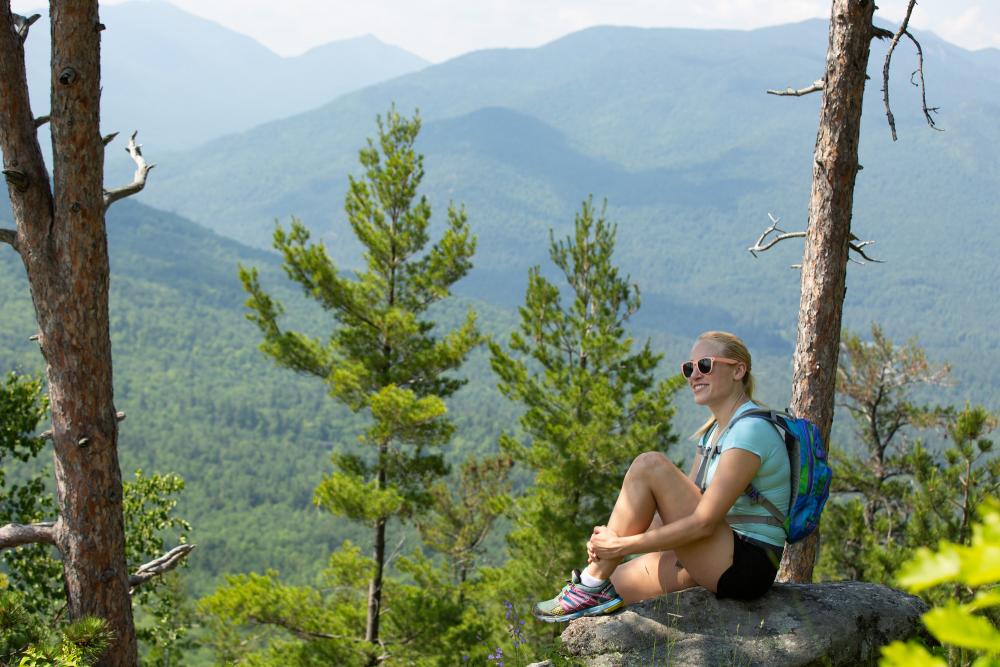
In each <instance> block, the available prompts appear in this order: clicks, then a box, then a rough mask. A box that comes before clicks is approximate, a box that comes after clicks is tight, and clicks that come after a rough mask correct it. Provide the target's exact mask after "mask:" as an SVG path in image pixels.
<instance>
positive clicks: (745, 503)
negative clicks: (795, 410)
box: [705, 401, 792, 546]
mask: <svg viewBox="0 0 1000 667" xmlns="http://www.w3.org/2000/svg"><path fill="white" fill-rule="evenodd" d="M758 408H759V406H758V405H756V404H754V403H752V402H750V401H747V402H746V403H744V404H743V405H741V406H740V407H739V408H737V409H736V412H735V413H733V419H736V416H737V415H739V414H742V413H743V412H746V411H747V410H754V409H758ZM717 428H718V425H716V426H714V427H713V428H712V430H710V431H709V432H708V433H707V434H706V439H705V442H706V443H707V442H708V441H709V439H710V438H711V435H712V433H713V432H714V431H715V430H716V429H717ZM734 447H735V448H737V449H744V450H746V451H748V452H753V453H754V454H756V455H757V456H758V457H760V468H759V469H758V470H757V476H756V477H754V478H753V482H752V483H753V485H754V487H755V488H756V489H757V490H758V491H760V492H761V494H762V495H763V496H765V497H766V498H767V499H768V500H770V501H771V502H772V503H774V505H775V507H777V508H778V509H780V510H781V511H783V512H785V513H786V514H787V512H788V503H789V501H790V500H791V493H792V489H791V486H790V481H789V463H788V450H787V449H786V448H785V441H784V439H783V438H782V436H781V435H779V433H778V430H777V428H775V427H774V426H773V425H772V424H771V423H770V422H768V421H766V420H764V419H757V418H755V417H748V418H746V419H741V420H740V421H738V422H736V423H735V424H733V425H732V427H731V428H729V429H728V430H727V431H724V432H723V433H722V437H721V441H720V442H719V456H716V457H715V458H714V459H713V460H711V461H709V462H708V470H707V472H706V475H705V485H706V487H707V486H708V485H709V484H711V483H712V477H713V476H714V475H715V469H716V468H717V467H718V465H719V458H720V457H721V454H722V453H723V452H725V451H726V450H727V449H733V448H734ZM727 514H728V515H730V516H739V515H748V514H749V515H751V516H753V515H757V516H771V514H770V513H769V512H768V511H767V509H766V508H765V507H764V506H763V505H760V504H758V503H754V502H752V501H751V500H750V498H749V497H747V496H746V495H740V497H739V498H738V499H737V500H736V504H735V505H733V508H732V509H731V510H729V512H727ZM733 530H735V531H736V532H738V533H742V534H744V535H746V536H747V537H751V538H753V539H756V540H761V541H763V542H767V543H768V544H774V545H777V546H783V545H784V544H785V531H784V529H782V527H781V526H772V525H769V524H765V523H745V524H740V523H737V524H734V525H733Z"/></svg>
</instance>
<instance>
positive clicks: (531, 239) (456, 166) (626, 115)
mask: <svg viewBox="0 0 1000 667" xmlns="http://www.w3.org/2000/svg"><path fill="white" fill-rule="evenodd" d="M826 30H827V24H826V22H825V21H807V22H804V23H801V24H795V25H790V26H777V27H774V28H766V29H760V30H752V31H694V30H664V31H659V30H638V29H631V28H608V27H605V28H593V29H589V30H584V31H582V32H579V33H574V34H572V35H569V36H567V37H565V38H563V39H560V40H557V41H555V42H552V43H550V44H547V45H545V46H542V47H539V48H537V49H497V50H488V51H480V52H475V53H472V54H469V55H467V56H464V57H460V58H455V59H453V60H450V61H447V62H445V63H442V64H440V65H435V66H429V67H426V68H423V69H420V68H419V66H421V65H422V63H416V62H410V61H409V60H407V61H406V63H405V64H406V67H405V68H404V69H403V70H400V71H405V72H406V73H405V74H403V75H401V76H398V77H396V78H389V79H388V80H386V81H382V82H380V83H376V84H373V85H370V86H367V87H363V88H361V89H359V90H357V91H355V92H347V93H345V94H340V93H338V95H337V97H336V98H335V99H333V100H332V101H331V102H329V103H327V104H325V105H323V106H320V107H317V108H314V109H313V110H311V111H306V112H303V113H298V114H296V115H290V116H289V117H286V118H282V119H279V120H275V121H272V122H269V123H267V124H266V125H263V126H259V127H256V128H251V129H248V130H247V131H245V132H240V133H238V134H229V135H227V136H221V135H220V136H221V138H216V139H215V140H213V141H210V142H209V143H206V144H204V145H201V146H196V147H194V148H186V147H184V146H183V145H172V146H167V147H163V149H162V152H161V153H160V156H162V158H163V159H162V163H161V164H162V166H161V167H160V168H159V169H158V170H157V171H156V172H154V173H153V175H152V176H150V184H149V186H148V188H146V189H144V190H143V192H142V194H141V196H139V197H138V198H136V199H134V200H132V199H130V200H127V201H121V202H119V203H116V204H115V206H114V207H111V208H108V209H107V213H106V223H107V241H108V251H109V255H110V284H109V285H108V290H109V293H110V337H111V345H112V351H113V385H114V405H115V409H116V410H118V411H120V412H119V414H118V415H117V418H118V419H119V422H118V426H117V428H118V432H117V433H118V435H117V447H118V458H119V461H120V465H121V468H122V472H123V477H124V479H123V485H122V488H121V500H122V506H123V511H124V516H123V519H124V529H125V544H124V551H125V557H126V561H127V565H128V568H129V572H130V573H135V574H133V575H132V576H131V578H130V579H129V582H130V584H129V585H130V586H131V587H132V590H131V591H130V596H131V602H132V609H133V612H134V615H135V621H136V629H137V638H138V641H139V650H140V656H141V659H140V664H142V665H151V666H155V667H208V666H209V665H248V666H255V667H277V666H279V665H280V666H286V665H301V666H303V667H305V666H317V667H318V666H320V665H344V666H345V667H352V666H358V667H362V666H364V667H374V666H376V665H380V664H385V665H387V666H391V665H417V666H421V667H437V666H440V667H444V666H446V665H449V666H450V665H482V666H484V667H486V666H490V667H503V666H505V665H506V666H512V665H516V666H517V667H524V666H526V665H528V664H530V663H533V662H536V661H543V660H548V661H550V663H549V664H550V666H551V667H563V666H566V665H571V664H577V663H576V662H575V661H574V659H572V658H571V657H569V656H568V655H567V654H566V652H565V651H564V647H563V645H562V640H561V638H560V632H561V631H562V630H563V629H564V627H565V626H559V625H558V624H546V623H541V622H536V621H535V620H533V619H532V618H531V613H532V611H531V610H532V606H533V605H534V603H535V602H537V601H539V600H542V599H544V598H548V597H550V596H551V595H552V594H553V593H555V592H556V591H557V590H558V588H559V586H561V585H562V582H563V581H564V580H566V578H567V576H569V577H570V581H572V580H573V578H574V576H575V575H573V574H571V573H572V572H573V571H574V568H582V567H583V566H585V565H586V556H587V554H586V548H585V544H586V539H587V536H588V535H590V533H591V530H592V529H593V527H594V526H598V525H601V524H603V523H605V522H606V521H607V517H608V516H609V514H610V512H611V510H612V508H613V507H614V503H615V500H616V498H617V494H618V491H619V488H620V485H621V483H622V478H623V476H624V474H625V473H626V471H627V470H628V469H629V466H630V464H631V462H632V461H633V460H634V459H635V458H636V457H637V456H638V455H640V454H641V453H643V452H649V451H656V452H662V453H664V454H665V455H666V456H667V457H668V458H669V459H670V460H672V461H673V462H675V463H676V464H677V465H678V466H680V467H682V468H683V469H684V470H686V469H687V467H688V466H689V465H690V463H691V462H692V460H693V457H694V454H695V441H696V438H694V437H693V436H692V434H693V433H694V432H695V430H696V429H697V428H698V427H699V426H700V425H701V424H702V423H703V422H704V420H705V418H706V416H707V413H706V411H705V410H704V409H703V408H700V407H699V406H697V405H695V403H694V402H693V400H692V397H691V395H690V390H689V388H688V385H687V382H686V381H685V380H684V377H683V376H682V374H681V372H680V370H681V369H680V364H681V362H683V361H685V360H687V358H688V356H689V350H690V347H691V344H692V342H693V341H694V340H695V337H696V336H697V335H698V334H699V333H700V332H702V331H704V330H709V329H720V330H730V331H733V332H734V333H737V334H739V335H740V336H741V337H743V339H744V340H745V341H746V342H747V344H748V347H749V348H750V350H751V352H752V354H753V374H754V376H755V377H756V381H757V389H756V393H755V396H756V397H757V399H758V400H760V402H762V403H763V404H765V405H767V406H771V407H774V408H777V409H785V407H786V406H787V405H788V404H789V400H790V395H791V393H792V375H793V358H792V357H793V353H794V352H795V347H796V334H797V330H798V329H797V327H798V325H799V322H798V320H799V317H800V312H799V309H798V303H799V284H800V278H799V276H800V273H799V271H798V270H797V267H796V268H789V265H790V264H793V263H796V262H801V261H802V260H801V248H802V241H801V239H789V240H787V241H786V242H784V243H782V244H781V245H780V246H779V247H776V248H775V249H774V250H773V251H769V252H767V253H759V256H757V255H752V254H751V253H750V252H748V251H747V249H748V247H749V246H751V245H752V244H753V242H754V240H755V239H757V237H758V236H759V235H760V233H761V232H762V231H763V230H764V228H765V227H766V226H767V221H768V220H769V219H770V220H775V219H776V218H775V217H770V218H769V216H770V215H771V212H774V213H776V214H777V217H778V218H780V217H782V216H784V217H786V218H787V219H788V220H789V221H788V222H784V223H782V224H783V225H785V226H786V227H787V229H788V230H793V229H799V228H802V227H804V226H805V223H806V220H805V215H802V214H800V213H796V212H802V211H805V209H806V206H805V203H806V193H808V191H809V178H808V177H809V174H810V162H811V161H812V160H813V153H812V150H813V140H814V137H815V131H816V125H815V116H816V106H815V103H814V102H810V101H802V102H801V103H796V102H795V101H794V100H778V99H773V98H772V97H768V96H765V95H763V94H762V91H763V90H764V88H765V87H766V86H770V85H773V84H774V81H775V79H777V80H778V81H779V82H781V81H785V80H786V79H787V80H796V81H797V80H802V81H806V80H807V79H808V80H810V81H811V80H812V79H813V78H814V77H815V76H816V72H818V71H819V69H818V68H821V67H822V62H823V57H822V56H823V48H822V47H823V46H824V39H825V34H826ZM910 37H911V38H912V37H913V35H910ZM920 37H921V39H923V40H924V43H925V45H926V47H927V53H928V55H930V54H934V55H936V56H937V61H936V62H937V63H938V66H939V67H940V70H939V71H938V76H937V81H938V82H939V83H940V88H938V91H939V92H938V94H940V95H941V97H942V98H944V99H954V100H955V101H956V103H955V104H954V106H953V108H951V109H948V113H947V115H946V118H947V130H946V131H945V132H941V133H939V132H930V131H929V130H928V128H926V127H924V126H923V124H924V119H923V118H921V117H920V115H919V113H917V114H911V113H908V112H906V111H900V112H899V117H898V125H899V129H900V131H901V133H905V134H906V135H907V136H906V137H905V139H904V140H902V141H900V142H898V143H890V140H889V139H888V137H887V136H886V132H885V127H884V125H883V124H882V122H881V121H883V118H884V117H883V116H882V113H883V112H882V110H881V108H880V105H881V99H880V98H879V97H878V95H877V93H875V92H873V90H874V88H875V87H876V86H875V84H869V86H868V95H867V97H866V99H865V101H864V109H865V112H864V117H865V120H866V124H865V126H864V130H863V132H862V135H861V136H862V141H861V147H862V148H861V150H860V158H861V160H862V161H863V162H864V164H863V165H862V166H863V170H862V171H861V172H860V174H861V175H859V177H858V187H857V197H856V199H855V202H854V211H855V214H854V219H853V223H852V224H853V226H852V227H851V229H853V230H855V233H856V234H858V237H855V241H857V240H858V238H859V237H864V238H865V239H872V238H873V237H875V238H877V240H878V243H877V244H876V245H874V246H865V247H866V248H867V249H868V251H869V252H871V253H872V256H873V257H874V258H875V259H876V261H874V262H864V263H862V265H858V264H855V263H851V264H849V268H848V274H847V275H848V278H847V296H846V298H845V300H844V305H843V315H844V318H843V323H844V326H843V329H842V331H841V332H840V338H839V340H840V348H839V357H838V361H837V363H836V368H835V372H836V396H835V405H836V408H835V415H834V421H833V428H832V431H831V434H830V437H829V442H828V446H829V451H830V453H831V466H832V468H833V470H834V476H833V484H832V487H831V497H830V502H829V503H828V505H827V506H826V510H825V512H824V514H823V521H822V527H821V534H822V539H821V541H820V550H819V553H818V556H817V559H816V561H815V569H814V574H813V577H814V581H816V582H854V581H860V582H870V583H874V584H882V585H885V586H889V587H892V588H895V589H900V590H903V591H907V592H909V593H911V594H913V595H915V596H918V597H919V599H920V600H921V601H922V603H923V604H924V605H926V607H927V609H928V611H927V613H926V614H924V615H923V617H922V623H923V625H924V628H925V629H924V631H923V632H922V634H920V635H919V636H914V637H910V638H907V641H905V642H903V641H897V642H893V643H892V644H890V645H887V646H885V647H883V648H882V649H881V653H880V655H878V656H873V657H872V661H873V664H874V663H875V662H877V661H879V660H881V663H880V664H883V665H890V666H899V667H902V666H903V665H907V666H912V665H928V666H930V665H946V666H948V667H951V666H966V665H973V666H975V667H978V666H980V665H995V664H997V661H998V660H1000V630H998V628H1000V589H998V588H997V585H998V582H1000V566H998V563H1000V505H998V503H1000V455H998V454H997V451H996V444H995V443H996V439H997V437H998V433H1000V430H998V429H1000V381H998V379H997V376H996V374H995V373H994V372H993V369H994V368H995V367H996V365H997V364H998V363H1000V345H998V342H997V340H998V339H997V336H996V330H997V327H998V324H1000V323H998V322H997V314H996V311H995V309H991V308H989V307H988V305H989V304H991V303H992V302H993V300H994V299H995V297H994V296H993V292H994V291H995V285H996V284H997V280H998V278H1000V273H998V269H997V264H996V261H995V257H996V255H997V253H998V252H1000V246H998V244H997V237H996V235H995V231H993V228H994V227H995V225H992V223H993V222H994V221H995V219H996V206H997V200H996V195H995V192H994V191H995V186H996V183H997V181H998V173H997V163H996V160H995V156H994V155H993V152H992V151H990V150H988V147H989V146H992V145H996V144H997V142H998V141H1000V134H998V131H997V128H1000V123H997V122H996V121H997V120H1000V118H998V116H1000V113H998V109H1000V97H998V94H997V92H996V91H997V90H1000V89H998V88H997V87H996V86H992V85H981V84H982V82H986V83H987V84H991V83H997V82H1000V69H998V68H997V64H998V63H1000V60H997V59H996V58H995V57H993V56H992V55H990V53H983V52H969V51H965V50H963V49H960V48H958V47H955V46H953V45H951V44H948V43H946V42H944V41H942V40H940V39H939V38H937V37H936V36H934V35H931V34H927V35H924V34H922V33H921V34H920ZM234 48H235V47H234ZM872 48H873V51H872V57H871V62H872V63H873V64H874V63H880V62H881V57H882V56H883V55H884V53H885V48H886V47H885V44H884V43H879V42H873V47H872ZM920 55H921V58H922V57H923V53H921V54H920ZM317 62H318V61H317ZM313 66H317V65H315V63H314V65H313ZM875 69H877V68H876V67H874V65H873V66H871V67H870V70H871V71H870V76H872V77H875V76H878V74H876V73H875ZM903 69H905V68H901V69H900V71H894V72H893V74H892V79H891V81H892V82H893V86H896V88H895V89H894V90H897V91H898V93H899V94H898V97H897V98H895V99H896V102H895V104H896V105H897V109H906V108H907V107H906V106H905V105H907V104H909V105H911V108H910V110H911V111H912V109H919V108H920V104H921V102H920V101H919V95H920V93H921V91H920V90H919V89H918V87H917V86H916V84H914V85H913V86H910V85H909V84H910V83H911V81H907V78H908V76H909V70H907V71H902V70H903ZM276 76H278V78H280V76H279V75H276ZM312 76H315V75H312ZM582 76H585V77H586V78H587V81H588V85H586V86H582V85H580V77H582ZM471 81H475V82H477V83H476V85H470V84H469V82H471ZM974 82H975V83H976V85H973V83H974ZM204 85H209V84H204ZM307 104H312V102H309V103H307V102H301V105H302V106H303V108H305V107H306V106H307ZM737 109H739V110H740V112H741V113H742V114H745V118H744V119H743V120H742V121H740V122H736V121H734V120H733V114H734V110H737ZM160 120H161V122H163V123H167V124H169V120H170V119H169V118H167V119H160ZM246 124H247V126H249V125H250V124H251V120H247V121H246ZM317 146H321V147H322V150H316V147H317ZM155 150H156V149H154V148H153V147H150V149H148V151H147V152H149V153H150V154H152V153H153V152H154V151H155ZM172 150H173V151H174V152H171V151H172ZM160 156H158V159H159V157H160ZM47 157H48V156H47ZM6 167H7V163H6V162H5V168H6ZM120 167H121V165H120V164H119V163H117V162H115V161H114V160H110V161H109V162H108V168H107V171H108V174H107V178H108V180H117V174H118V171H119V170H120ZM131 167H132V165H129V168H130V169H131ZM302 174H308V177H302V176H301V175H302ZM5 175H6V176H7V178H8V181H9V182H10V183H12V185H11V187H16V182H15V181H13V180H11V177H10V176H9V175H8V174H7V173H6V172H5ZM126 178H128V177H127V176H126ZM852 187H853V186H852ZM12 199H13V198H12ZM108 205H110V204H108ZM796 218H801V219H800V220H797V221H796ZM13 219H14V213H13V212H12V211H11V209H10V208H8V207H7V205H6V204H4V205H3V206H2V207H0V232H6V231H7V229H6V228H11V227H16V225H15V223H14V222H12V221H13ZM942 229H945V231H942ZM944 236H946V237H947V238H944ZM943 238H944V240H942V239H943ZM0 240H5V241H8V243H9V240H8V239H7V238H6V236H5V237H3V238H2V239H0ZM10 245H14V244H13V243H11V244H10ZM19 253H20V250H18V251H17V252H12V251H10V248H8V246H7V245H5V244H2V243H0V340H2V341H3V344H2V345H0V530H3V529H4V528H3V527H4V526H7V527H10V526H21V525H22V524H23V525H28V524H37V523H38V522H51V521H54V519H55V518H56V516H57V515H58V513H59V509H58V503H57V499H56V490H55V482H54V469H55V468H57V467H58V466H59V465H60V463H59V460H58V458H57V457H55V456H54V453H53V445H52V440H53V437H55V436H53V433H52V430H53V423H54V421H55V419H54V411H53V410H50V405H49V400H50V399H49V386H48V384H47V380H46V372H47V369H46V363H45V359H44V358H43V355H42V353H41V350H40V343H39V333H38V329H39V324H38V317H37V313H36V309H35V307H34V306H33V304H32V301H31V294H30V290H29V286H28V280H27V275H26V271H25V267H24V263H23V262H22V261H21V257H19ZM836 330H837V328H833V331H836ZM692 361H693V360H692ZM830 367H831V368H833V367H834V364H831V365H830ZM52 395H53V397H54V396H56V394H55V392H53V393H52ZM53 401H55V398H53ZM53 405H54V403H53ZM108 414H109V415H110V413H108ZM112 421H113V420H112ZM74 442H76V440H74ZM74 446H75V445H74ZM79 446H80V447H81V448H83V447H86V446H87V441H86V438H84V439H82V440H80V441H79ZM116 492H117V482H116ZM164 558H172V559H174V560H171V561H170V563H169V565H168V566H166V567H164V568H163V570H164V571H162V572H161V571H159V570H157V571H155V572H154V571H153V570H147V568H148V567H149V565H150V564H151V563H154V564H155V563H157V562H160V563H161V564H162V559H164ZM175 565H176V567H175ZM154 569H155V568H154ZM143 572H146V574H145V575H143ZM66 590H67V588H66V584H65V580H64V572H63V567H62V564H61V563H60V561H59V559H58V557H57V550H56V549H55V548H52V547H50V546H46V545H44V544H30V545H26V546H18V547H16V548H9V549H4V550H2V551H0V665H3V666H6V665H11V666H14V665H16V666H17V667H36V666H37V667H41V666H46V667H49V666H51V667H92V666H93V665H95V664H98V663H99V662H100V661H101V656H102V655H103V654H105V653H106V651H107V649H108V647H109V646H111V645H113V643H114V641H115V637H114V635H113V633H112V632H110V631H109V629H108V627H107V626H106V624H104V623H103V622H102V621H101V620H100V619H97V618H92V617H87V618H82V619H70V618H69V616H70V615H71V614H69V613H67V607H68V604H69V603H68V600H67V596H68V594H67V592H66ZM126 608H128V607H127V605H126ZM654 653H655V651H654ZM733 664H742V663H741V662H739V661H738V660H735V659H734V661H733Z"/></svg>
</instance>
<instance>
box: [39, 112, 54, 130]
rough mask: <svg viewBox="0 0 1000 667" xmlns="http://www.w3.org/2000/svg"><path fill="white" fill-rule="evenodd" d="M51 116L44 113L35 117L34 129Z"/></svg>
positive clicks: (43, 123) (47, 120)
mask: <svg viewBox="0 0 1000 667" xmlns="http://www.w3.org/2000/svg"><path fill="white" fill-rule="evenodd" d="M51 118H52V117H51V116H49V115H48V114H45V115H44V116H39V117H38V118H36V119H35V129H36V130H37V129H38V128H40V127H41V126H42V125H45V124H46V123H47V122H49V120H51Z"/></svg>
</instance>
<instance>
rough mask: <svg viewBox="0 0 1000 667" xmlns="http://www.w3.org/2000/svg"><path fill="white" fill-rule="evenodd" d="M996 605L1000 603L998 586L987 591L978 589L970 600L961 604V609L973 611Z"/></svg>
mask: <svg viewBox="0 0 1000 667" xmlns="http://www.w3.org/2000/svg"><path fill="white" fill-rule="evenodd" d="M997 605H1000V588H991V589H990V590H988V591H980V592H979V593H978V594H977V595H976V597H975V599H973V600H972V602H970V603H968V604H965V605H962V609H964V610H965V611H967V612H969V613H972V612H974V611H979V610H980V609H985V608H987V607H995V606H997Z"/></svg>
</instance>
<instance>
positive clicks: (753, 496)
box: [726, 409, 791, 527]
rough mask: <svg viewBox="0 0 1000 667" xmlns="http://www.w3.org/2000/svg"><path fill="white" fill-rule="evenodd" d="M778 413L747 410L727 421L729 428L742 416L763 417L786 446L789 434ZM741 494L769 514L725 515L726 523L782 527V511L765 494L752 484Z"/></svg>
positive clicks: (765, 410) (783, 516)
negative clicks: (762, 524)
mask: <svg viewBox="0 0 1000 667" xmlns="http://www.w3.org/2000/svg"><path fill="white" fill-rule="evenodd" d="M780 414H781V413H780V412H778V411H776V410H767V409H760V410H747V411H746V412H744V413H742V414H739V415H737V416H736V418H735V419H733V420H732V421H731V422H729V427H730V428H731V427H732V425H733V424H735V423H736V422H738V421H739V420H740V419H743V418H744V417H757V418H759V419H763V420H764V421H766V422H768V423H770V424H771V425H772V426H773V427H774V428H775V429H776V430H777V431H778V434H779V435H781V436H782V440H784V441H785V443H786V447H787V443H788V437H789V436H790V435H791V434H790V433H789V432H788V429H786V428H785V427H784V424H783V423H782V422H781V420H780V419H779V418H778V415H780ZM789 465H791V461H789ZM743 494H744V495H745V496H747V497H749V498H750V501H751V502H752V503H754V504H755V505H762V506H763V507H764V509H766V510H767V511H768V513H769V514H770V515H771V516H756V515H750V514H740V515H733V516H727V517H726V522H727V523H729V524H730V525H732V524H734V523H764V524H768V525H771V526H781V527H784V525H785V519H786V516H785V513H784V512H782V511H781V510H780V509H778V506H777V505H775V504H774V503H772V502H771V501H770V500H768V499H767V496H765V495H764V494H763V493H761V492H760V491H758V490H757V488H756V487H755V486H754V485H753V484H749V485H747V488H746V490H745V491H744V492H743Z"/></svg>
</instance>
